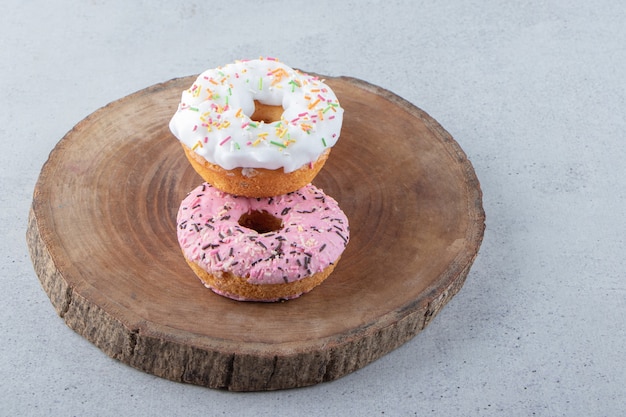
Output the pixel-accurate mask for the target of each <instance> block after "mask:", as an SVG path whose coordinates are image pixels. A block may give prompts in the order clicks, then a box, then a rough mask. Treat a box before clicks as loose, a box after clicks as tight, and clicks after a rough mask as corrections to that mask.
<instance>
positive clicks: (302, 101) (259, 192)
mask: <svg viewBox="0 0 626 417" xmlns="http://www.w3.org/2000/svg"><path fill="white" fill-rule="evenodd" d="M342 121H343V109H342V107H341V106H340V104H339V101H338V100H337V97H336V95H335V93H334V92H333V91H332V89H331V88H330V87H329V86H328V85H326V84H325V83H324V81H323V80H321V79H319V78H318V77H316V76H313V75H308V74H305V73H302V72H300V71H298V70H294V69H293V68H290V67H288V66H286V65H284V64H283V63H281V62H279V61H278V60H276V59H274V58H260V59H255V60H250V61H236V62H234V63H231V64H228V65H225V66H223V67H218V68H215V69H209V70H206V71H205V72H203V73H202V74H200V75H199V76H198V77H197V79H196V80H195V81H194V83H193V84H192V85H191V86H190V87H189V88H188V89H186V90H185V91H183V92H182V97H181V100H180V103H179V104H178V108H177V110H176V112H175V114H174V115H173V117H172V118H171V120H170V123H169V127H170V130H171V132H172V133H173V135H174V136H175V137H176V138H177V139H178V140H179V141H180V143H181V145H182V147H183V149H184V152H185V155H186V156H187V158H188V160H189V162H190V163H191V165H192V166H193V168H194V169H195V170H196V172H198V174H200V176H201V177H202V178H203V179H204V181H206V182H208V183H209V184H211V185H213V186H214V187H216V188H218V189H220V190H222V191H225V192H228V193H230V194H235V195H240V196H245V197H270V196H275V195H280V194H286V193H289V192H292V191H295V190H297V189H300V188H302V187H303V186H305V185H306V184H308V183H310V182H311V181H312V180H313V178H314V177H315V175H317V173H318V172H319V170H320V169H321V168H322V167H323V165H324V163H325V161H326V159H327V158H328V155H329V153H330V150H331V148H332V147H333V146H334V145H335V144H336V142H337V140H338V139H339V136H340V133H341V125H342Z"/></svg>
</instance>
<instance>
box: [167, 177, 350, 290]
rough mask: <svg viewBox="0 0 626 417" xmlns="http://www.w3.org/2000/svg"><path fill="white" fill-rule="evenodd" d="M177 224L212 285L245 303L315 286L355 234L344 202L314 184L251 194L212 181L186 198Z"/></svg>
mask: <svg viewBox="0 0 626 417" xmlns="http://www.w3.org/2000/svg"><path fill="white" fill-rule="evenodd" d="M177 224H178V227H177V230H178V241H179V243H180V246H181V248H182V250H183V255H184V256H185V259H186V260H187V263H188V264H189V266H190V267H191V269H192V270H193V271H194V272H195V273H196V275H197V276H198V277H199V278H200V280H201V281H202V282H203V283H204V285H205V286H207V287H208V288H210V289H211V290H213V291H214V292H216V293H218V294H220V295H223V296H226V297H229V298H232V299H235V300H240V301H278V300H287V299H292V298H296V297H299V296H300V295H302V294H304V293H306V292H308V291H310V290H311V289H313V288H314V287H315V286H317V285H319V284H320V283H321V282H322V281H324V280H325V279H326V278H327V277H328V275H329V274H330V273H331V272H332V271H333V269H334V268H335V265H336V264H337V262H338V260H339V258H340V256H341V254H342V253H343V251H344V249H345V247H346V245H347V244H348V241H349V236H350V232H349V226H348V219H347V217H346V215H345V214H344V213H343V211H342V210H341V209H340V208H339V205H338V204H337V202H336V201H335V200H334V199H333V198H332V197H330V196H328V195H326V194H324V193H323V192H322V191H321V190H320V189H318V188H317V187H315V186H313V185H311V184H309V185H307V186H305V187H303V188H301V189H299V190H297V191H294V192H291V193H288V194H283V195H279V196H275V197H267V198H247V197H240V196H234V195H232V194H228V193H224V192H222V191H220V190H218V189H216V188H214V187H212V186H211V185H209V184H208V183H204V184H202V185H200V186H199V187H197V188H196V189H194V190H193V191H192V192H191V193H189V195H188V196H187V197H186V198H185V199H184V200H183V202H182V204H181V206H180V208H179V211H178V216H177Z"/></svg>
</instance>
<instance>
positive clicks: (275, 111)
mask: <svg viewBox="0 0 626 417" xmlns="http://www.w3.org/2000/svg"><path fill="white" fill-rule="evenodd" d="M284 111H285V109H283V106H273V105H271V104H265V103H261V102H260V101H257V100H254V113H252V115H251V116H250V119H251V120H253V121H255V122H265V123H273V122H278V121H279V120H280V118H281V116H282V115H283V112H284Z"/></svg>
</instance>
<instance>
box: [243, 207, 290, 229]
mask: <svg viewBox="0 0 626 417" xmlns="http://www.w3.org/2000/svg"><path fill="white" fill-rule="evenodd" d="M239 225H240V226H243V227H247V228H248V229H252V230H254V231H256V232H257V233H269V232H277V231H278V230H280V229H282V227H283V221H282V220H281V219H279V218H278V217H275V216H273V215H272V214H270V213H268V212H267V211H265V210H253V211H250V212H248V213H244V214H242V215H241V217H240V218H239Z"/></svg>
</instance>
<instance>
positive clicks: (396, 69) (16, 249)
mask: <svg viewBox="0 0 626 417" xmlns="http://www.w3.org/2000/svg"><path fill="white" fill-rule="evenodd" d="M625 21H626V6H624V3H623V2H621V1H617V0H612V1H611V0H604V1H602V0H600V1H591V2H589V1H582V0H575V1H554V0H553V1H532V0H531V1H524V2H522V1H509V2H504V1H493V0H489V1H465V2H461V1H442V2H436V3H434V2H425V1H413V0H406V1H374V2H357V1H339V0H337V1H327V0H317V1H316V2H295V1H294V2H281V1H271V0H266V1H264V2H262V3H258V2H252V1H250V2H246V1H242V0H239V1H230V2H215V1H204V2H195V1H186V2H179V1H167V2H166V1H152V2H147V1H127V0H124V1H121V0H110V1H107V0H91V1H82V2H78V1H67V0H56V1H54V2H50V1H42V0H38V1H17V0H5V1H4V2H3V3H2V5H1V6H0V74H1V77H0V88H1V90H0V92H1V97H2V98H1V99H0V140H1V141H2V142H1V143H2V147H3V151H2V152H1V153H0V190H1V191H2V192H0V204H1V210H0V236H2V238H1V240H0V253H1V255H0V271H1V273H0V276H1V277H2V281H1V291H0V297H1V300H2V301H1V302H0V305H1V307H0V333H2V335H3V336H2V338H0V375H1V376H2V378H1V379H0V392H2V395H1V396H0V403H1V405H2V407H1V408H0V415H7V416H9V415H10V416H15V415H35V416H36V415H42V416H44V415H46V416H48V415H68V416H73V415H80V416H87V415H98V416H107V415H110V416H117V415H122V414H124V415H126V414H132V415H139V416H143V415H146V416H147V415H216V416H220V415H237V416H240V417H245V416H278V415H289V416H297V415H303V416H304V415H325V416H335V415H336V416H339V415H355V416H356V415H368V416H375V415H385V416H424V415H437V416H452V415H454V416H490V415H507V416H530V415H536V416H574V415H581V416H583V415H584V416H615V415H619V414H621V412H623V410H625V409H626V400H625V397H624V396H623V387H624V386H625V385H626V372H625V371H626V347H625V346H626V327H625V326H624V317H626V281H625V278H626V260H625V259H626V257H625V256H624V253H625V250H624V248H625V242H624V234H625V232H626V221H625V220H624V218H625V216H624V215H625V214H626V182H625V181H624V180H623V177H624V176H625V174H626V168H625V162H624V161H626V133H625V132H626V111H625V108H626V82H624V76H625V75H626V46H625V45H626V26H625V25H624V22H625ZM260 55H263V56H277V57H279V58H280V59H281V60H282V61H283V62H285V63H287V64H288V65H291V66H294V67H298V68H302V69H305V70H308V71H314V72H319V73H323V74H328V75H349V76H353V77H357V78H361V79H363V80H366V81H368V82H370V83H373V84H377V85H380V86H381V87H384V88H386V89H389V90H391V91H393V92H395V93H396V94H398V95H400V96H402V97H404V98H405V99H407V100H409V101H411V102H412V103H414V104H416V105H417V106H418V107H420V108H422V109H423V110H425V111H426V112H428V113H429V114H430V115H431V116H433V117H434V118H435V119H437V120H438V121H439V122H440V123H441V124H442V125H443V126H444V128H446V129H447V130H448V131H449V132H450V133H451V134H452V135H453V136H454V138H455V139H456V140H457V142H459V144H460V145H461V147H462V148H463V149H464V150H465V152H466V153H467V155H468V157H469V159H470V160H471V161H472V163H473V164H474V167H475V169H476V172H477V175H478V177H479V179H480V181H481V184H482V188H483V192H484V206H485V211H486V214H487V229H486V232H485V238H484V242H483V245H482V248H481V251H480V254H479V256H478V258H477V260H476V262H475V264H474V267H473V268H472V270H471V272H470V274H469V276H468V279H467V281H466V284H465V286H464V287H463V289H462V290H461V292H460V293H459V294H458V295H457V296H456V297H455V298H454V299H453V300H452V301H451V302H450V303H449V304H448V305H447V306H446V308H445V309H444V310H443V311H442V312H441V313H440V314H439V315H438V316H437V317H436V318H435V320H434V321H433V322H432V323H431V324H430V326H429V327H428V328H427V329H426V330H425V331H423V332H422V333H420V334H419V335H418V336H417V337H415V338H414V339H413V340H411V341H410V342H408V343H407V344H405V345H403V346H402V347H400V348H399V349H397V350H395V351H393V352H392V353H390V354H388V355H386V356H385V357H383V358H381V359H380V360H378V361H376V362H374V363H372V364H370V365H368V366H366V367H365V368H363V369H361V370H359V371H357V372H354V373H352V374H349V375H348V376H346V377H344V378H342V379H340V380H337V381H334V382H330V383H324V384H320V385H316V386H313V387H309V388H304V389H295V390H287V391H279V392H269V393H244V394H235V393H228V392H220V391H214V390H210V389H206V388H201V387H196V386H189V385H183V384H180V383H174V382H170V381H166V380H163V379H160V378H157V377H154V376H152V375H149V374H145V373H142V372H139V371H136V370H134V369H132V368H130V367H128V366H126V365H124V364H121V363H118V362H116V361H114V360H112V359H110V358H108V357H107V356H105V355H104V354H103V353H102V352H101V351H100V350H98V349H97V348H95V347H94V346H93V345H91V344H90V343H89V342H87V341H86V340H84V339H83V338H81V337H80V336H78V335H77V334H75V333H74V332H73V331H71V330H70V329H69V328H68V327H67V326H66V325H65V324H64V322H63V321H62V320H61V319H60V318H59V317H58V316H57V315H56V314H55V312H54V310H53V308H52V306H51V304H50V302H49V300H48V298H47V296H46V295H45V293H44V292H43V290H42V289H41V287H40V285H39V282H38V279H37V277H36V276H35V273H34V271H33V268H32V265H31V263H30V259H29V256H28V252H27V248H26V243H25V237H24V235H25V230H26V219H27V214H28V209H29V205H30V202H31V197H32V191H33V188H34V185H35V182H36V180H37V177H38V174H39V171H40V169H41V166H42V165H43V163H44V162H45V160H46V158H47V156H48V153H49V152H50V151H51V150H52V149H53V148H54V146H55V144H56V143H57V142H58V140H60V138H61V137H62V136H63V135H64V134H65V133H66V132H67V131H68V130H70V129H71V128H72V127H73V126H74V124H76V123H77V122H78V121H80V120H81V119H82V118H84V117H85V116H87V115H88V114H89V113H91V112H93V111H94V110H96V109H98V108H99V107H102V106H103V105H105V104H107V103H109V102H111V101H113V100H116V99H118V98H120V97H123V96H125V95H127V94H129V93H132V92H134V91H137V90H139V89H142V88H144V87H147V86H149V85H152V84H154V83H157V82H161V81H166V80H169V79H171V78H174V77H179V76H183V75H189V74H194V73H198V72H201V71H202V70H204V69H206V68H209V67H214V66H218V65H221V64H225V63H228V62H230V61H233V60H235V59H238V58H254V57H258V56H260Z"/></svg>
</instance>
